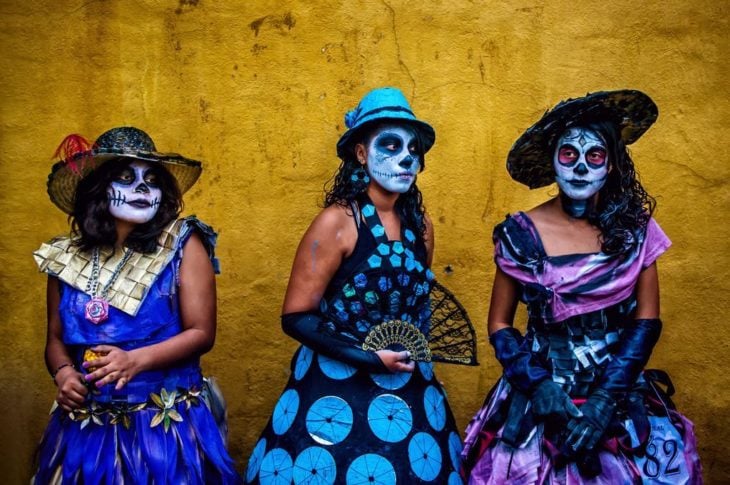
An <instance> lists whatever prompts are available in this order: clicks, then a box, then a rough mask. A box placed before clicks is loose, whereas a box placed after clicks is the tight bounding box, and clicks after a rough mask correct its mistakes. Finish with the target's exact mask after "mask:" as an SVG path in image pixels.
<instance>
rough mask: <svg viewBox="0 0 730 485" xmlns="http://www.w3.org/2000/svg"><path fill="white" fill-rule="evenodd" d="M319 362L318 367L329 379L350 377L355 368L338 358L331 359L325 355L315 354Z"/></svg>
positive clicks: (339, 379) (355, 370)
mask: <svg viewBox="0 0 730 485" xmlns="http://www.w3.org/2000/svg"><path fill="white" fill-rule="evenodd" d="M317 360H318V362H319V368H320V369H322V372H323V373H324V375H326V376H327V377H329V378H330V379H335V380H338V381H341V380H342V379H347V378H348V377H351V376H352V375H353V374H355V372H357V369H356V368H355V367H353V366H351V365H347V364H345V363H344V362H340V361H339V360H335V359H332V358H330V357H327V356H326V355H322V354H319V355H318V356H317Z"/></svg>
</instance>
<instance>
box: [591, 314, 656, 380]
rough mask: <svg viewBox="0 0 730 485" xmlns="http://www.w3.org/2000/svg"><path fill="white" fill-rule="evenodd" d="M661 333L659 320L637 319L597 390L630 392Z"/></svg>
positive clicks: (626, 329) (631, 325)
mask: <svg viewBox="0 0 730 485" xmlns="http://www.w3.org/2000/svg"><path fill="white" fill-rule="evenodd" d="M661 333H662V321H661V320H659V319H658V318H651V319H640V320H634V321H633V322H632V323H631V324H630V325H627V326H626V328H624V331H623V333H622V334H621V340H620V343H619V350H618V352H616V355H614V356H613V359H612V360H611V362H609V363H608V365H607V366H606V369H605V370H604V371H603V375H602V376H601V379H600V380H599V383H598V387H600V388H602V389H605V390H607V391H609V392H614V393H616V392H619V393H625V392H629V391H631V389H632V388H633V387H634V384H635V383H636V379H637V378H638V377H639V374H640V373H641V371H642V370H643V369H644V366H645V365H646V363H647V362H649V357H650V356H651V351H652V350H653V349H654V345H656V343H657V341H658V340H659V335H660V334H661Z"/></svg>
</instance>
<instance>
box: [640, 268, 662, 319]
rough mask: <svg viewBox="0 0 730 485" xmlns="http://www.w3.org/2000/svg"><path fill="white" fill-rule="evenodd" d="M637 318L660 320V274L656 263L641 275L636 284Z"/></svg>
mask: <svg viewBox="0 0 730 485" xmlns="http://www.w3.org/2000/svg"><path fill="white" fill-rule="evenodd" d="M635 318H659V273H658V271H657V267H656V263H653V264H652V265H651V266H649V267H648V268H646V269H644V270H643V271H642V272H641V274H640V275H639V281H638V282H637V283H636V317H635Z"/></svg>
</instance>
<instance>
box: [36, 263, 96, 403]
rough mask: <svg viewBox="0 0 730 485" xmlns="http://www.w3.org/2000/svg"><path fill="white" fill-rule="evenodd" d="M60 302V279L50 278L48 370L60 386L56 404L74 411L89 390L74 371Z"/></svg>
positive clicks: (47, 302) (47, 299) (81, 377)
mask: <svg viewBox="0 0 730 485" xmlns="http://www.w3.org/2000/svg"><path fill="white" fill-rule="evenodd" d="M60 299H61V297H60V292H59V287H58V279H56V278H55V277H53V276H49V277H48V284H47V285H46V308H47V313H48V331H47V334H46V355H45V357H46V367H47V368H48V372H49V373H50V374H51V375H52V376H53V381H54V382H55V383H56V386H57V387H58V394H57V396H56V401H57V402H58V404H59V405H60V406H61V407H62V408H63V409H65V410H66V411H71V410H73V409H76V408H78V407H79V406H81V405H82V404H83V403H84V400H85V399H86V394H87V393H88V392H89V391H88V389H86V386H85V385H84V383H83V382H84V381H83V375H82V374H81V373H80V372H79V371H78V370H76V369H75V368H74V366H73V360H72V359H71V356H70V355H69V353H68V349H67V348H66V344H64V343H63V330H62V326H61V316H60V314H59V311H58V308H59V303H60Z"/></svg>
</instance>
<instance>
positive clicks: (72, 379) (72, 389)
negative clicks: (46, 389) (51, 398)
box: [53, 365, 89, 412]
mask: <svg viewBox="0 0 730 485" xmlns="http://www.w3.org/2000/svg"><path fill="white" fill-rule="evenodd" d="M53 380H54V381H55V382H56V385H57V386H58V395H57V396H56V401H57V402H58V405H59V406H61V408H62V409H63V410H64V411H66V412H71V411H73V410H74V409H78V408H79V407H81V405H82V404H84V401H85V400H86V395H87V394H88V393H89V390H88V389H87V388H86V386H85V385H84V376H83V375H82V374H81V373H80V372H79V371H77V370H76V369H74V368H73V367H72V366H70V365H69V366H66V367H63V368H61V369H60V370H59V371H58V373H57V374H56V377H55V378H54V379H53Z"/></svg>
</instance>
